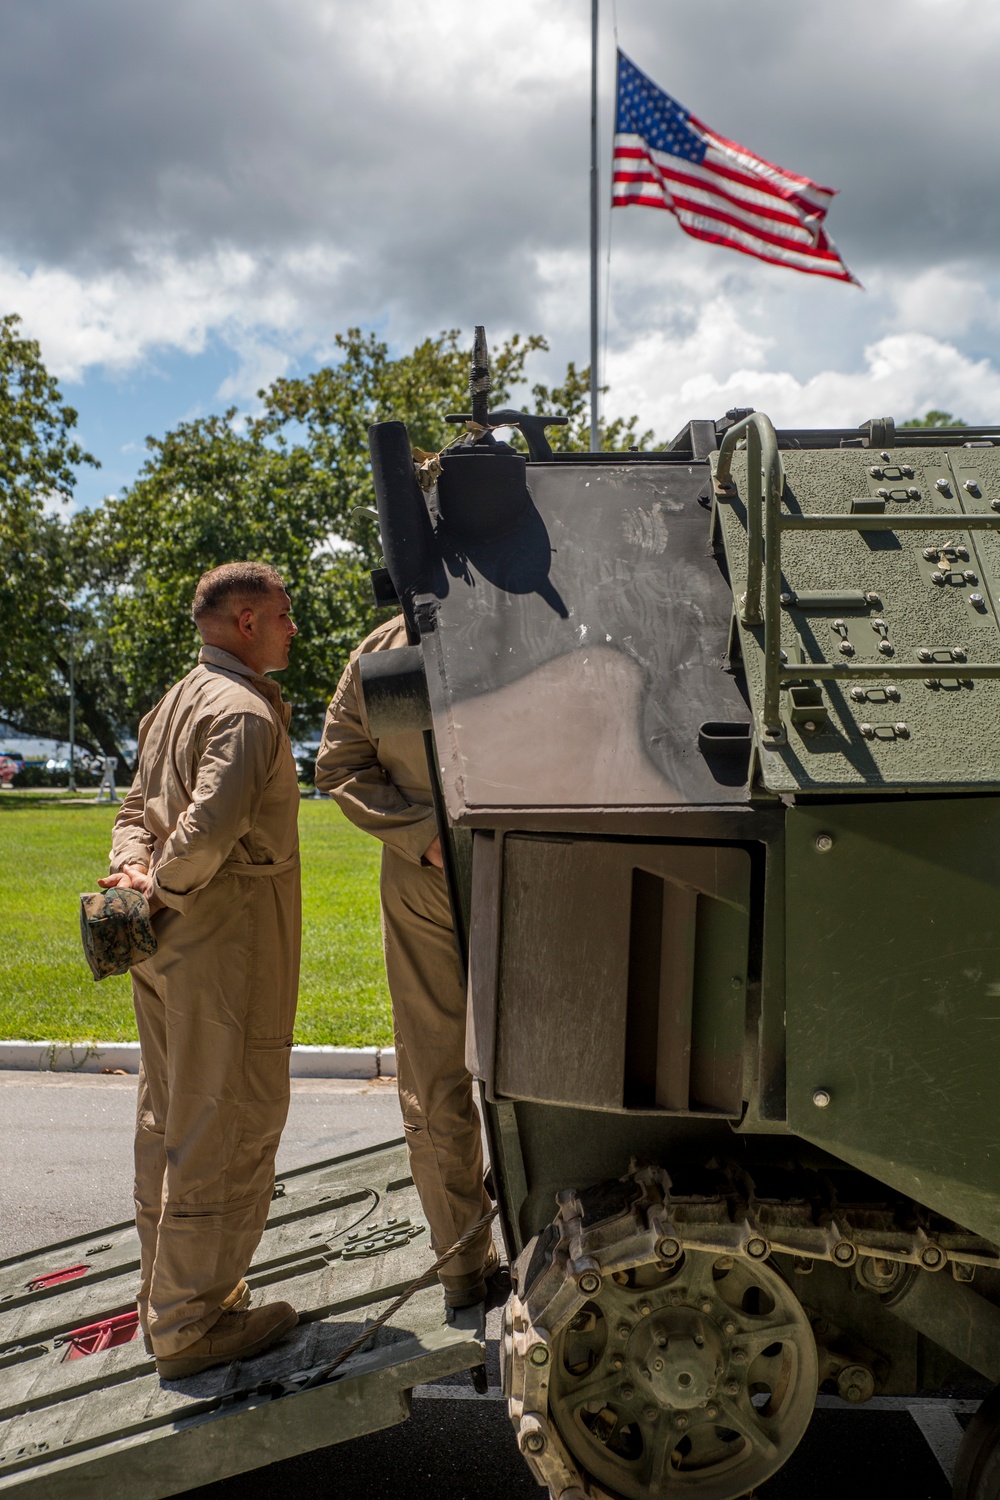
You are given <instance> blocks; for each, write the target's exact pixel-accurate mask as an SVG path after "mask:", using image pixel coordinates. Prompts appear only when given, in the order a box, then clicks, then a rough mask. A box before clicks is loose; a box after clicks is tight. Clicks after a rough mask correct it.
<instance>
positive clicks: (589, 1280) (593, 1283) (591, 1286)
mask: <svg viewBox="0 0 1000 1500" xmlns="http://www.w3.org/2000/svg"><path fill="white" fill-rule="evenodd" d="M576 1284H577V1286H578V1287H579V1288H580V1290H581V1292H583V1293H584V1294H585V1295H586V1296H588V1297H589V1296H592V1295H593V1293H594V1292H599V1291H600V1290H601V1278H600V1277H599V1276H598V1274H597V1272H596V1271H582V1272H581V1273H580V1275H579V1276H578V1277H577V1281H576Z"/></svg>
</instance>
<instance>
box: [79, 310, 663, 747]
mask: <svg viewBox="0 0 1000 1500" xmlns="http://www.w3.org/2000/svg"><path fill="white" fill-rule="evenodd" d="M336 345H337V350H338V353H339V355H340V358H339V360H338V362H337V363H336V364H333V365H329V366H326V367H324V368H323V369H321V370H317V371H316V372H315V373H314V374H312V375H309V376H305V377H302V378H298V379H281V380H277V381H275V383H274V384H273V385H272V386H270V387H269V389H267V390H265V391H261V392H259V397H260V400H261V403H262V406H261V410H260V412H259V414H258V415H256V416H255V417H252V418H250V419H248V420H241V419H240V418H239V417H238V414H237V412H236V411H235V409H233V410H230V411H228V412H226V413H224V414H223V415H222V416H217V417H209V418H206V419H204V420H201V421H197V422H190V423H184V424H182V425H181V426H180V427H178V428H176V429H175V430H174V431H173V432H170V433H167V435H166V436H165V437H163V438H158V439H152V438H151V439H148V440H147V447H148V449H149V457H148V458H147V461H146V463H145V465H144V467H143V469H142V471H141V473H140V475H139V477H138V479H137V480H136V481H135V483H134V484H132V485H130V486H129V487H128V488H127V489H126V490H125V491H124V492H123V494H121V495H120V496H118V497H116V498H110V499H109V500H107V501H106V502H105V504H104V506H103V507H102V508H101V511H100V512H98V513H97V514H96V516H95V518H94V522H93V528H94V531H93V535H92V537H91V546H92V548H93V550H94V555H95V556H97V557H99V558H100V559H101V564H102V567H103V569H104V580H105V582H104V586H103V589H102V587H101V586H96V585H95V589H94V596H95V598H99V599H100V600H101V611H102V613H101V619H102V620H104V621H106V622H107V636H108V639H109V642H110V649H111V654H112V658H113V662H114V665H115V670H116V672H117V673H118V674H120V677H121V679H122V681H123V683H124V689H123V693H124V701H125V702H126V704H127V711H128V715H129V717H130V719H131V720H132V721H135V720H137V719H138V718H139V717H140V715H141V714H142V713H144V712H145V711H146V710H147V709H148V708H150V707H151V706H152V704H153V703H155V702H156V700H157V698H158V697H159V696H160V694H161V693H162V692H163V691H164V690H165V689H166V687H167V686H168V685H169V684H170V683H171V682H172V681H174V680H175V679H176V678H177V677H179V676H181V675H182V674H183V673H184V672H186V671H187V670H189V668H190V667H191V666H192V664H193V663H194V661H195V660H196V657H197V644H198V643H197V636H196V633H195V630H194V627H193V625H192V623H191V620H190V616H189V605H190V600H191V597H192V595H193V593H194V588H195V584H196V582H197V580H198V578H199V576H200V575H201V574H202V573H203V572H205V571H206V570H207V569H208V568H212V567H215V566H217V565H218V564H219V563H222V562H229V561H232V560H234V559H237V558H250V559H254V560H258V561H264V562H270V563H272V564H274V566H275V567H277V568H279V569H280V571H281V572H282V574H283V576H284V577H285V578H286V580H287V581H288V584H289V587H290V589H291V592H292V601H293V613H294V617H295V619H296V622H297V623H298V625H299V628H300V632H301V634H300V639H299V640H298V641H297V642H296V645H295V646H294V647H293V650H292V658H291V665H290V666H289V668H288V671H287V672H285V673H283V674H282V682H283V685H284V686H285V689H286V691H287V694H288V697H289V699H290V700H291V702H292V704H293V713H294V718H293V726H294V730H295V732H296V733H298V734H305V733H307V732H309V731H310V730H311V729H314V728H315V727H316V725H317V724H318V722H319V720H320V718H321V716H322V713H323V710H324V708H325V706H326V703H327V701H328V699H329V696H330V693H331V691H332V689H333V688H334V686H335V685H336V682H337V679H338V677H339V675H340V673H341V671H342V669H343V665H344V662H345V660H346V658H347V655H348V653H349V651H350V649H351V648H352V647H353V646H354V645H355V644H356V642H357V641H358V640H359V639H360V638H361V636H363V635H364V634H365V633H366V632H367V631H368V630H369V629H371V627H372V625H373V624H374V622H375V620H376V619H377V618H378V612H377V610H376V608H375V606H374V603H373V602H372V600H371V592H370V586H369V581H368V572H369V569H370V568H371V567H372V566H373V565H375V564H376V563H377V562H378V561H379V558H378V551H379V543H378V534H377V530H376V528H375V527H374V526H373V525H372V523H371V521H370V519H368V518H367V517H365V516H364V515H362V514H359V508H360V507H362V506H370V504H371V500H372V494H371V472H370V464H369V456H368V428H369V426H370V424H371V423H372V422H376V421H380V420H385V419H388V418H398V419H401V420H402V421H404V422H405V423H406V425H407V428H408V430H409V434H410V438H411V441H412V442H413V444H414V446H415V447H418V448H423V449H425V450H428V451H438V450H439V449H441V448H443V447H444V446H445V445H446V444H447V443H449V442H450V441H452V439H453V438H454V437H456V436H457V435H458V432H459V431H460V429H459V428H457V427H455V426H450V425H449V424H448V423H447V422H446V421H445V418H446V417H447V415H448V414H449V413H450V412H461V411H465V410H467V409H468V402H469V394H468V374H469V360H470V351H469V349H468V348H466V347H464V346H463V344H462V341H461V337H460V335H459V333H458V331H457V330H454V329H451V330H448V331H445V332H443V333H441V334H439V335H438V336H437V337H436V338H430V339H425V340H424V341H423V342H422V343H420V344H418V345H417V347H416V348H415V349H414V350H413V351H412V353H409V354H405V355H402V356H400V357H398V358H392V357H390V354H389V351H388V348H387V346H386V344H385V343H383V342H382V341H381V340H380V339H378V338H377V337H376V336H375V335H374V334H367V335H365V334H362V333H361V332H360V330H358V329H350V330H348V332H347V333H345V334H342V335H339V336H338V337H337V340H336ZM546 347H547V346H546V344H545V341H544V340H543V339H541V338H538V337H537V336H532V337H528V338H524V337H522V336H521V335H518V334H515V335H514V336H513V337H511V338H510V339H508V340H507V341H506V342H504V343H502V344H501V345H499V346H498V347H497V348H495V349H494V350H493V351H492V354H491V368H492V374H493V390H492V395H491V404H492V405H493V406H494V407H495V408H496V407H500V406H510V405H513V404H515V397H514V392H515V391H516V389H517V388H518V387H519V386H523V385H524V384H525V366H526V361H527V360H528V358H529V356H530V355H531V354H533V353H535V352H536V351H539V350H544V349H545V348H546ZM588 380H589V376H588V374H587V372H586V371H582V372H577V371H576V369H575V367H574V366H572V365H571V366H570V367H569V369H568V371H567V375H566V380H565V382H564V383H563V385H561V386H558V387H556V388H554V389H553V390H551V391H549V390H548V389H547V388H545V387H544V386H536V387H535V389H534V393H533V394H534V398H535V400H536V401H539V402H541V403H543V405H544V407H545V409H546V410H551V409H552V408H553V405H555V404H559V403H563V402H565V405H566V408H567V409H568V414H569V415H570V417H571V425H570V427H569V428H568V429H562V430H561V432H560V433H559V435H558V437H557V442H558V444H559V446H560V447H562V446H569V447H574V448H579V447H586V446H587V444H586V441H585V438H584V436H583V433H584V417H583V415H582V413H583V410H584V405H585V400H586V392H587V390H588V389H589V387H588ZM636 425H637V424H636V419H634V418H633V419H632V420H631V421H628V422H622V421H616V422H614V423H612V424H610V426H609V427H608V429H607V431H606V433H605V434H604V436H605V441H606V446H625V445H627V443H628V442H630V441H633V440H634V441H636V442H637V443H641V444H643V445H645V444H647V443H648V442H649V441H651V439H652V434H651V433H645V434H643V435H642V437H641V438H638V439H636V438H635V428H636Z"/></svg>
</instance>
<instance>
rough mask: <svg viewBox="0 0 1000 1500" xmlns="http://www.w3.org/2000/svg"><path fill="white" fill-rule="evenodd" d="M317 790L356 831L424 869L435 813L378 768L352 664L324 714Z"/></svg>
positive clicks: (433, 827)
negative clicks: (374, 839)
mask: <svg viewBox="0 0 1000 1500" xmlns="http://www.w3.org/2000/svg"><path fill="white" fill-rule="evenodd" d="M316 785H317V787H318V788H319V790H320V791H321V792H329V793H330V795H331V796H332V797H333V798H334V800H335V801H336V802H338V803H339V804H340V808H341V811H342V812H343V813H344V814H345V815H346V816H347V817H348V818H350V820H351V822H352V823H355V824H356V825H357V826H358V828H363V829H364V831H365V832H366V833H372V834H374V835H375V837H376V838H377V839H381V840H382V842H383V844H388V845H389V846H390V847H391V848H393V849H395V850H397V852H398V853H400V854H403V855H405V856H406V858H407V859H411V860H412V861H413V862H414V864H418V865H419V864H420V863H422V859H423V853H424V850H425V849H426V848H427V847H428V846H429V845H430V844H431V843H432V842H433V839H434V836H435V834H436V833H437V821H436V819H435V816H434V809H433V808H432V807H427V806H426V805H425V804H423V803H419V802H411V801H410V800H409V799H408V798H407V797H405V796H404V795H403V793H402V792H401V791H400V789H399V787H398V786H397V785H396V783H395V782H394V781H392V780H390V778H389V776H388V774H387V772H386V770H385V768H384V767H383V766H382V765H380V763H379V759H378V746H377V744H376V743H375V741H374V740H373V739H372V738H371V736H370V734H369V732H368V727H367V724H366V721H365V718H364V715H363V712H362V709H361V703H360V694H359V692H358V665H357V661H356V660H355V661H353V662H352V663H351V664H350V666H349V667H348V668H347V670H346V671H345V673H344V675H343V677H342V678H341V679H340V685H339V687H338V688H337V691H336V693H335V694H334V697H333V701H332V702H331V704H330V707H329V708H328V709H327V711H326V722H325V723H324V725H323V742H322V744H321V745H320V748H319V754H318V755H317V757H316Z"/></svg>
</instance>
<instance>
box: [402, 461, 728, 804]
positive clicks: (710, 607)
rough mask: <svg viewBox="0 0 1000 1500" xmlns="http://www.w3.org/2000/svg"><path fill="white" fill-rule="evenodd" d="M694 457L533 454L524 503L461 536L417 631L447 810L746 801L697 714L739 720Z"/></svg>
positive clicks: (722, 587)
mask: <svg viewBox="0 0 1000 1500" xmlns="http://www.w3.org/2000/svg"><path fill="white" fill-rule="evenodd" d="M707 480H708V472H707V468H706V467H705V466H698V465H691V464H678V463H676V462H675V463H666V462H664V463H663V464H658V463H657V464H653V463H648V464H641V465H638V464H633V465H631V466H630V465H628V464H620V465H619V464H600V465H597V464H580V465H574V464H571V463H553V464H532V465H530V466H529V468H528V487H529V490H530V492H531V498H532V501H533V508H532V512H531V515H530V516H529V518H528V520H527V521H526V522H525V523H524V524H523V525H522V526H520V527H519V529H518V530H517V531H515V532H514V533H512V534H511V535H510V536H508V537H505V538H503V539H502V540H501V541H499V542H494V543H491V544H488V545H487V544H483V545H480V546H479V547H477V548H472V547H469V548H466V549H465V550H462V551H459V550H458V549H457V547H456V546H449V543H448V538H447V536H446V534H444V533H442V531H441V530H439V532H438V538H439V543H440V545H441V546H442V551H443V556H444V560H445V564H446V567H447V569H448V571H449V573H450V575H451V577H450V581H449V586H448V591H447V594H446V597H445V598H444V599H443V600H442V601H441V604H440V608H439V611H438V624H437V629H436V630H435V631H434V632H433V633H432V635H431V636H430V637H426V636H425V637H424V650H425V659H426V660H427V664H428V679H429V688H430V695H431V706H432V709H433V713H434V730H435V739H436V743H437V748H438V755H439V760H440V763H441V771H442V782H443V786H444V792H445V798H446V802H447V807H448V812H449V814H450V816H451V818H452V819H453V820H454V821H456V822H461V821H463V819H465V818H466V817H467V816H468V815H469V814H474V813H476V812H477V811H479V812H481V811H483V810H500V811H502V810H507V809H519V808H525V809H530V808H541V807H551V808H554V809H565V808H584V807H594V806H599V807H606V808H628V807H658V806H671V805H677V804H689V803H720V802H742V801H745V800H746V790H745V780H746V778H745V765H744V766H743V767H742V768H737V769H736V770H735V771H734V768H733V766H732V765H731V764H729V765H724V766H721V767H720V766H715V767H713V766H711V765H710V764H709V763H708V761H707V760H706V758H705V756H704V755H703V754H702V753H701V752H700V751H699V748H698V730H699V728H700V726H701V725H702V723H704V722H705V721H706V720H725V721H730V720H735V721H740V722H742V723H749V712H748V710H747V707H746V704H745V703H744V701H743V699H742V697H741V695H740V693H739V691H738V689H737V687H736V684H735V682H734V680H733V677H732V676H731V675H730V674H729V672H728V671H727V657H726V647H727V643H728V630H729V619H730V614H731V607H732V602H731V598H730V594H729V590H728V588H727V586H726V583H725V581H724V578H723V576H722V573H721V571H720V569H719V565H718V562H717V560H716V558H715V557H714V556H713V554H712V551H711V547H710V545H709V517H708V512H707V510H706V508H705V505H704V504H700V503H699V501H698V495H699V493H701V492H704V494H705V495H707V490H706V483H707Z"/></svg>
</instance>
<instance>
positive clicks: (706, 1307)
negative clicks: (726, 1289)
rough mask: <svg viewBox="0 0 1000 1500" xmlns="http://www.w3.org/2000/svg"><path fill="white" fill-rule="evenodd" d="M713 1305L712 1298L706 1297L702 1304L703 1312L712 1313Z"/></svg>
mask: <svg viewBox="0 0 1000 1500" xmlns="http://www.w3.org/2000/svg"><path fill="white" fill-rule="evenodd" d="M712 1305H713V1304H712V1299H711V1297H706V1298H705V1299H704V1301H703V1302H702V1304H701V1310H702V1312H704V1313H710V1312H711V1311H712Z"/></svg>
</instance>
